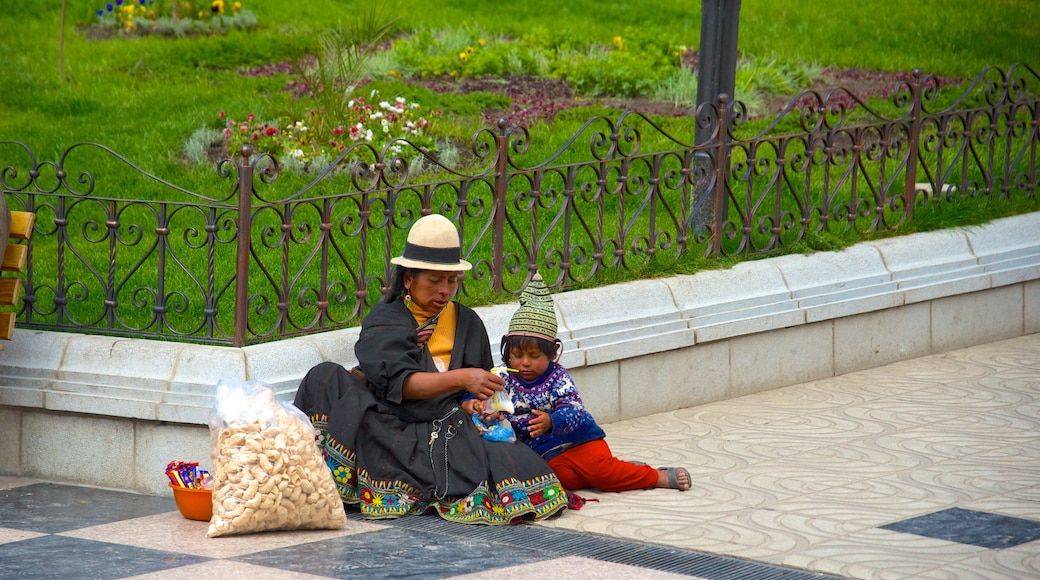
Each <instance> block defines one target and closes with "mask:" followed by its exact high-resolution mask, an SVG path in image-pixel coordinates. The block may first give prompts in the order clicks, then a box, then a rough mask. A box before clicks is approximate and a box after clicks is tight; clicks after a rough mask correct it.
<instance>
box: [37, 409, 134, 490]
mask: <svg viewBox="0 0 1040 580" xmlns="http://www.w3.org/2000/svg"><path fill="white" fill-rule="evenodd" d="M133 464H134V427H133V422H132V421H127V420H124V419H113V418H109V417H104V416H96V415H67V414H64V413H43V412H26V413H23V414H22V475H24V476H26V477H35V478H37V479H46V480H50V481H62V482H70V483H79V484H84V485H96V486H100V487H119V488H123V489H125V487H123V485H122V481H121V480H122V479H126V478H132V473H131V472H130V469H129V467H130V466H132V465H133Z"/></svg>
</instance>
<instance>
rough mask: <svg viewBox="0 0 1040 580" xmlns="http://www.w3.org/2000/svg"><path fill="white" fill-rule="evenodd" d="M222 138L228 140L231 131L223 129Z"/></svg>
mask: <svg viewBox="0 0 1040 580" xmlns="http://www.w3.org/2000/svg"><path fill="white" fill-rule="evenodd" d="M224 138H225V139H230V138H231V129H224Z"/></svg>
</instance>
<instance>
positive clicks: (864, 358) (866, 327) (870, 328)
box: [834, 304, 932, 375]
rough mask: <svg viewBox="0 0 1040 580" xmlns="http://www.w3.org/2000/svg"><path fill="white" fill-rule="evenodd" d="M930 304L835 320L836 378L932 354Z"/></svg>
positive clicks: (913, 305)
mask: <svg viewBox="0 0 1040 580" xmlns="http://www.w3.org/2000/svg"><path fill="white" fill-rule="evenodd" d="M930 317H931V309H930V308H929V306H928V304H912V305H910V306H904V307H901V308H891V309H887V310H878V311H875V312H869V313H866V314H860V315H858V316H850V317H847V318H839V319H835V320H834V374H835V375H843V374H847V373H851V372H855V371H859V370H864V369H870V368H874V367H879V366H883V365H887V364H890V363H894V362H897V361H901V360H907V359H911V358H916V357H921V356H927V355H929V354H931V349H932V345H931V322H930Z"/></svg>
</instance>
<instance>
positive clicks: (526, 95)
mask: <svg viewBox="0 0 1040 580" xmlns="http://www.w3.org/2000/svg"><path fill="white" fill-rule="evenodd" d="M691 54H692V56H691V57H690V58H689V59H688V60H689V61H690V62H689V63H687V64H688V65H689V66H696V64H697V62H696V53H691ZM290 68H291V67H290V66H289V65H288V64H287V63H275V64H271V65H267V66H263V67H257V68H255V69H251V70H248V71H242V72H243V74H248V75H254V76H268V75H273V74H275V73H279V72H283V73H284V72H289V70H290ZM909 78H910V73H909V72H882V71H871V70H862V69H825V70H824V71H823V75H822V77H821V78H820V79H818V80H817V81H816V82H815V83H814V84H813V85H812V86H811V87H808V89H806V90H812V91H815V92H817V93H819V94H820V95H824V94H825V93H826V92H827V91H829V90H830V89H833V88H838V87H841V88H842V89H844V91H837V92H836V93H835V96H834V98H836V99H839V100H843V101H844V102H845V104H846V105H847V106H849V107H854V106H855V100H854V99H853V98H851V97H850V96H849V95H854V96H855V97H856V98H858V99H859V100H861V101H863V102H866V101H867V100H868V99H870V98H871V97H887V96H889V95H890V94H891V92H892V90H893V89H894V88H895V87H896V85H897V83H898V82H899V81H901V80H902V81H905V80H907V79H909ZM956 80H957V79H940V80H939V82H940V84H947V83H949V82H953V81H956ZM410 82H413V83H416V84H421V85H422V86H424V87H426V88H428V89H430V90H432V91H435V92H441V93H446V92H453V93H458V94H469V93H473V92H478V91H483V92H490V93H496V94H503V95H506V96H508V97H509V98H510V99H511V101H512V106H511V107H510V108H508V109H487V110H485V111H484V112H483V117H484V121H485V123H487V124H489V125H493V124H495V123H496V122H498V120H499V119H501V118H506V119H508V120H509V121H510V122H511V123H513V124H515V125H521V126H526V125H530V124H531V123H532V122H535V121H539V120H545V121H547V122H551V121H552V120H553V118H555V116H556V114H557V113H559V112H560V111H563V110H565V109H569V108H573V107H587V106H593V105H598V106H603V107H608V108H612V109H618V110H631V111H638V112H640V113H643V114H645V115H657V116H665V117H692V116H693V115H694V107H684V106H676V105H674V104H672V103H667V102H662V101H655V100H653V99H649V98H629V99H617V98H589V97H584V96H581V95H576V94H574V91H573V90H571V87H570V85H569V84H567V81H565V80H562V79H552V78H544V77H535V76H507V77H484V78H462V79H454V78H450V77H441V78H427V79H413V80H411V81H410ZM287 88H288V90H290V91H292V92H293V93H294V94H295V95H297V96H299V95H302V94H305V93H306V92H307V90H308V87H306V86H301V85H299V84H297V83H290V85H289V86H288V87H287ZM796 96H797V95H793V94H792V95H776V96H773V97H771V98H769V99H768V100H767V102H766V105H765V110H764V111H762V112H761V113H760V114H759V115H758V116H759V117H771V116H774V115H776V114H777V113H780V112H781V111H783V110H784V109H785V108H786V107H787V106H788V105H789V104H790V103H791V101H792V100H793V99H794V98H795V97H796Z"/></svg>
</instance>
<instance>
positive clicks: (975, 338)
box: [931, 285, 1023, 353]
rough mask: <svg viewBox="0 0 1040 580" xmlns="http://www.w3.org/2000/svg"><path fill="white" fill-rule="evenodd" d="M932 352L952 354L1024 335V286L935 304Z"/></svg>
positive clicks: (942, 300) (953, 297)
mask: <svg viewBox="0 0 1040 580" xmlns="http://www.w3.org/2000/svg"><path fill="white" fill-rule="evenodd" d="M931 311H932V351H933V352H936V353H941V352H948V351H951V350H956V349H959V348H967V347H969V346H975V345H977V344H985V343H988V342H996V341H998V340H1004V339H1006V338H1012V337H1015V336H1021V335H1022V328H1023V289H1022V286H1018V285H1016V286H1004V287H1001V288H994V289H992V290H986V291H982V292H973V293H971V294H961V295H957V296H950V297H948V298H941V299H938V300H935V301H933V302H932V303H931Z"/></svg>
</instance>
